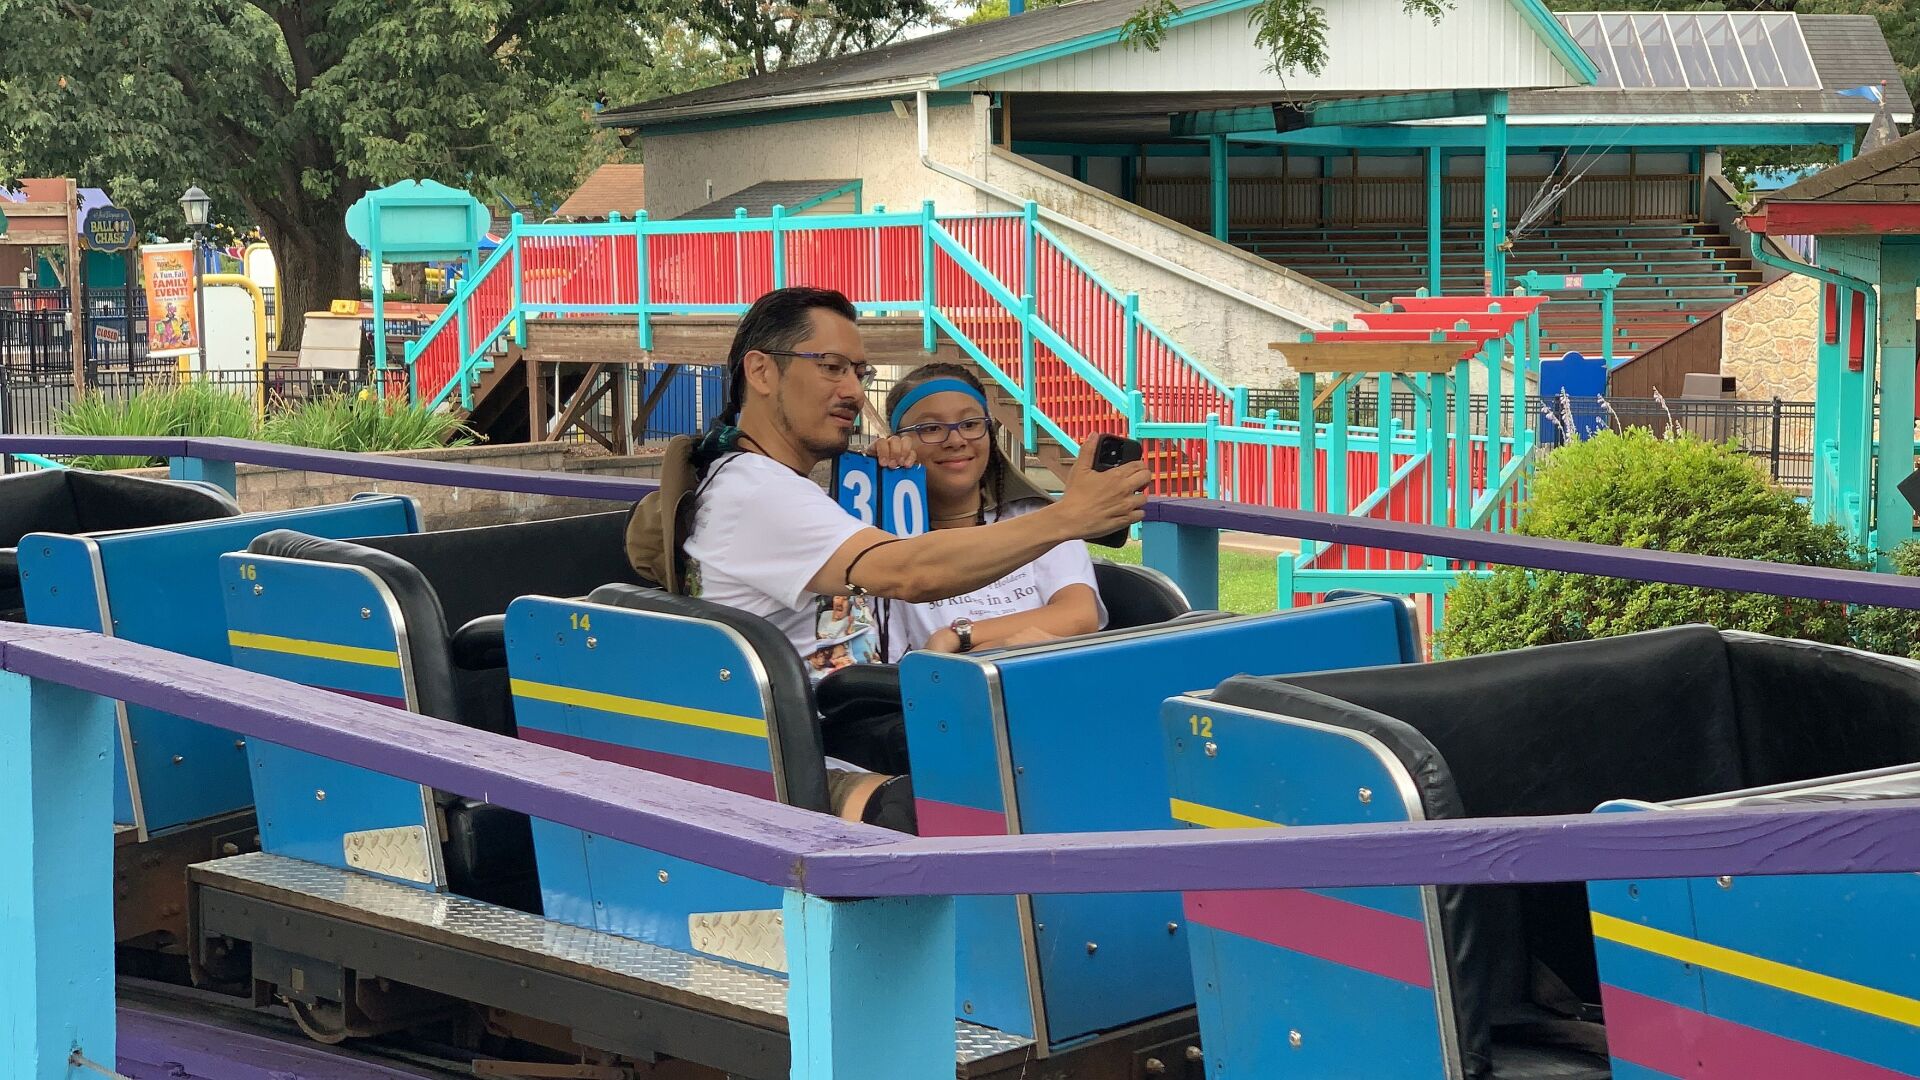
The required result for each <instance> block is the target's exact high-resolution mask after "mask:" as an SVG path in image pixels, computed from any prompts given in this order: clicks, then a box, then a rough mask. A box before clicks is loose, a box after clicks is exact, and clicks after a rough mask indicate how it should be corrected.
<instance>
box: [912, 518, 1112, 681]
mask: <svg viewBox="0 0 1920 1080" xmlns="http://www.w3.org/2000/svg"><path fill="white" fill-rule="evenodd" d="M1045 505H1046V503H1045V502H1043V501H1041V500H1038V499H1028V500H1026V501H1025V502H1018V503H1014V504H1013V505H1011V506H1008V507H1006V508H1004V510H1002V511H1001V512H1000V513H996V514H989V515H987V522H988V524H992V523H993V522H996V521H1000V520H1003V519H1004V518H1016V517H1019V516H1020V515H1022V514H1028V513H1032V512H1033V511H1035V510H1038V509H1040V508H1041V507H1042V506H1045ZM1069 585H1085V586H1086V587H1087V588H1089V589H1092V590H1094V593H1093V603H1094V607H1095V609H1096V610H1097V611H1098V612H1099V619H1100V621H1099V625H1100V626H1101V627H1102V628H1104V627H1105V626H1106V625H1107V607H1106V605H1105V604H1103V603H1101V602H1100V590H1099V586H1097V585H1096V584H1095V583H1094V579H1093V558H1092V556H1090V555H1088V554H1087V545H1086V544H1085V543H1083V542H1082V541H1079V540H1069V541H1067V542H1066V543H1064V544H1061V545H1059V546H1058V547H1056V548H1054V549H1053V550H1052V551H1049V552H1047V553H1046V554H1045V555H1042V556H1040V557H1039V558H1038V559H1035V560H1034V561H1032V562H1030V563H1028V564H1027V565H1025V566H1023V567H1021V568H1020V569H1018V570H1015V571H1014V572H1013V573H1011V574H1008V575H1007V576H1006V577H1003V578H1001V579H1000V580H999V581H996V582H994V583H993V584H991V585H987V586H985V587H983V588H979V589H974V590H972V591H971V592H968V593H965V594H963V595H960V596H956V597H953V598H951V599H947V600H935V601H933V602H932V603H927V604H910V603H907V602H906V601H904V600H888V601H885V603H886V605H887V615H886V617H887V651H888V653H889V654H890V655H889V656H888V657H887V659H888V660H889V661H898V660H899V659H900V658H901V657H902V656H904V655H906V653H907V651H908V650H909V649H918V648H923V647H924V646H925V645H926V644H927V639H928V638H930V637H932V636H933V633H934V631H936V630H942V629H945V628H946V627H948V626H951V625H953V621H954V620H955V619H958V618H962V617H965V618H968V619H971V620H973V621H974V622H980V621H982V620H984V619H997V618H999V617H1000V616H1002V615H1016V614H1019V613H1020V612H1023V611H1035V610H1038V609H1039V608H1043V607H1045V606H1046V605H1047V603H1048V601H1050V600H1052V599H1053V597H1054V594H1055V593H1058V592H1059V591H1060V590H1061V589H1064V588H1066V587H1067V586H1069Z"/></svg>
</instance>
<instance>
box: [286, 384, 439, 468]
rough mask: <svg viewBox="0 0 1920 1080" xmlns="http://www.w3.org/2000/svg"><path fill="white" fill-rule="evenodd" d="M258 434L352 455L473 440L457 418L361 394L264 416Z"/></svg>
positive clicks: (331, 397)
mask: <svg viewBox="0 0 1920 1080" xmlns="http://www.w3.org/2000/svg"><path fill="white" fill-rule="evenodd" d="M261 434H262V437H263V438H265V439H267V440H268V441H270V442H278V443H288V444H291V445H293V446H311V447H316V448H319V449H322V450H350V451H353V452H356V453H381V452H385V451H390V450H425V449H428V448H431V447H435V446H465V445H467V444H468V443H471V442H472V441H473V439H472V438H471V436H470V434H469V433H468V431H467V428H466V425H464V424H462V423H461V422H460V418H459V417H457V416H452V415H449V414H447V413H442V412H434V411H432V410H429V409H424V408H421V407H420V406H418V405H412V404H408V403H406V402H402V401H392V400H383V399H381V398H379V397H376V396H375V395H373V394H371V393H369V392H366V391H362V392H361V393H359V394H356V395H351V396H349V395H345V394H332V395H328V396H326V397H321V398H315V399H314V400H312V401H305V402H301V403H300V404H299V405H296V406H294V407H293V408H291V409H289V410H287V411H286V412H283V413H281V414H279V415H278V416H274V417H270V418H269V419H268V420H267V423H266V427H265V428H264V429H263V431H262V433H261Z"/></svg>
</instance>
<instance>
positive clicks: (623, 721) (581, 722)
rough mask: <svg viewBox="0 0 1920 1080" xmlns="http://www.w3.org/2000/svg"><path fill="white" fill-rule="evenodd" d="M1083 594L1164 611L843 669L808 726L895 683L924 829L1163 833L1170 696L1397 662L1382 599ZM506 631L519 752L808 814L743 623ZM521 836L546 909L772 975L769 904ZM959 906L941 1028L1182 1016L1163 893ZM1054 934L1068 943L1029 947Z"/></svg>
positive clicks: (800, 688)
mask: <svg viewBox="0 0 1920 1080" xmlns="http://www.w3.org/2000/svg"><path fill="white" fill-rule="evenodd" d="M1101 585H1102V595H1103V599H1104V600H1105V601H1106V602H1107V603H1108V605H1109V608H1110V610H1114V609H1117V610H1120V611H1122V612H1126V613H1127V614H1124V615H1122V618H1123V619H1128V620H1131V619H1134V618H1156V617H1161V616H1167V615H1172V616H1174V620H1173V621H1163V622H1159V623H1153V624H1149V625H1146V626H1135V627H1125V628H1121V629H1117V630H1109V631H1105V632H1102V633H1098V634H1092V635H1088V636H1085V637H1082V638H1075V639H1067V640H1061V641H1055V642H1050V643H1047V644H1045V645H1040V646H1034V647H1029V648H1019V649H1006V650H989V651H982V652H976V653H971V654H967V655H964V656H950V655H940V654H932V653H913V654H910V655H908V657H907V658H906V659H905V661H904V662H903V663H902V664H901V665H900V667H899V669H898V671H897V673H892V676H891V680H890V670H889V669H887V668H885V667H881V666H858V667H854V668H850V669H847V670H846V671H844V672H841V673H839V674H836V675H833V676H829V677H828V678H827V679H826V680H824V681H823V682H822V683H820V684H819V688H818V690H819V693H820V695H821V701H822V702H823V703H825V704H827V705H828V711H829V712H832V711H834V706H835V704H836V703H837V701H838V699H839V698H842V697H844V696H846V694H847V693H848V691H847V689H846V683H847V681H848V680H849V678H850V677H851V678H852V679H853V681H854V682H855V683H857V684H858V687H859V690H857V691H855V692H856V693H864V694H865V695H866V696H867V698H868V699H869V700H870V701H874V702H885V701H886V700H887V699H888V694H889V693H890V692H892V691H891V686H893V685H896V684H897V686H898V688H899V689H898V692H897V693H894V694H893V696H892V698H891V700H892V701H893V702H895V703H896V707H901V706H903V707H904V712H905V723H906V728H907V736H908V743H909V749H910V753H911V756H912V759H913V762H914V766H913V782H914V787H915V792H916V795H917V796H918V800H917V805H918V811H919V819H920V831H921V832H922V833H923V834H926V835H959V834H968V833H972V834H1005V833H1008V832H1015V833H1018V832H1053V831H1092V830H1109V829H1148V828H1165V827H1168V826H1170V825H1171V824H1172V822H1171V820H1170V819H1169V818H1168V815H1167V805H1168V804H1167V787H1166V775H1165V772H1164V768H1163V763H1162V755H1163V752H1164V751H1163V747H1162V745H1161V742H1160V738H1159V734H1158V731H1157V727H1156V725H1155V723H1154V717H1155V716H1156V715H1157V712H1158V709H1159V704H1160V702H1161V701H1163V700H1164V699H1165V698H1166V697H1167V696H1168V695H1169V694H1172V693H1178V692H1181V691H1183V690H1185V689H1187V688H1189V687H1191V686H1193V685H1195V684H1196V683H1198V684H1202V685H1204V684H1207V683H1211V682H1216V681H1218V680H1219V679H1220V678H1223V677H1225V676H1228V675H1231V674H1233V673H1235V672H1239V671H1249V670H1252V671H1277V670H1279V671H1285V670H1295V671H1297V670H1303V669H1307V670H1310V669H1314V668H1318V667H1322V666H1336V667H1340V666H1349V665H1353V664H1359V663H1387V662H1399V661H1405V660H1410V659H1412V658H1413V657H1414V656H1415V655H1416V653H1415V649H1414V643H1413V636H1412V624H1411V620H1410V618H1409V616H1408V613H1407V610H1406V608H1405V606H1404V605H1403V604H1400V603H1398V602H1395V601H1390V600H1386V599H1382V598H1377V597H1375V598H1352V599H1348V600H1344V601H1341V602H1338V603H1330V604H1326V605H1322V606H1319V607H1316V608H1309V609H1302V610H1298V611H1290V612H1280V613H1271V614H1268V615H1260V616H1247V617H1236V616H1231V615H1227V614H1224V613H1219V612H1212V613H1191V614H1187V613H1185V612H1184V608H1185V603H1184V600H1183V599H1182V598H1180V597H1179V596H1178V594H1177V591H1175V590H1170V588H1169V586H1168V585H1167V584H1166V583H1165V581H1164V579H1163V578H1160V577H1159V576H1158V575H1155V574H1153V573H1151V572H1146V571H1141V570H1138V569H1136V568H1126V569H1120V568H1115V569H1112V570H1107V571H1104V572H1103V578H1102V582H1101ZM507 623H508V643H509V652H510V655H511V665H512V668H513V674H514V693H515V701H516V705H515V707H516V713H517V715H518V717H519V720H520V729H519V731H520V737H521V738H523V739H529V740H533V741H537V742H541V743H543V744H546V745H549V746H555V747H559V748H563V749H568V750H572V751H574V752H577V753H583V754H587V755H590V756H593V757H598V758H602V759H604V760H611V761H619V762H623V763H626V764H631V765H635V766H638V767H641V768H645V769H649V770H651V771H655V772H662V773H667V774H669V775H674V776H679V777H681V778H683V779H688V780H694V781H696V782H700V783H705V784H709V785H712V786H718V787H726V788H729V789H731V790H734V791H739V792H744V793H748V794H753V795H756V796H759V797H761V798H769V799H780V800H782V801H785V802H788V803H790V804H793V805H796V806H801V807H806V808H809V809H815V810H823V809H825V808H826V805H827V801H826V783H827V777H826V772H825V769H824V767H823V765H822V763H821V759H820V736H819V730H818V727H817V726H816V724H815V721H814V706H815V697H814V689H813V687H812V686H811V684H810V682H809V680H808V677H807V674H806V672H805V670H804V669H803V667H802V665H801V664H800V662H799V660H798V658H797V656H796V655H795V652H794V650H793V648H792V647H791V645H790V644H789V643H788V642H787V641H786V640H785V638H784V637H782V636H781V635H779V634H777V633H774V632H772V631H771V629H770V628H769V627H767V626H766V625H765V624H764V623H761V622H760V620H758V619H754V618H752V617H749V616H744V615H741V614H739V613H737V612H731V611H728V610H726V609H722V608H716V607H715V606H713V605H711V604H707V603H704V602H702V601H698V600H689V599H686V598H681V597H671V596H666V595H664V594H661V593H659V592H657V591H653V590H641V589H632V588H619V587H614V588H607V589H603V590H600V591H598V592H596V593H595V594H594V596H593V597H592V598H591V600H590V602H588V603H587V604H577V603H569V602H562V601H554V600H546V599H540V598H527V599H523V600H520V601H516V602H515V604H514V606H513V608H512V610H511V611H510V612H509V613H508V617H507ZM662 656H672V657H673V658H674V662H673V663H672V664H671V665H661V664H660V663H659V661H658V658H659V657H662ZM830 699H831V700H830ZM534 836H535V847H536V850H537V851H538V853H539V860H540V881H541V886H542V892H543V904H544V911H545V913H546V915H547V916H548V917H549V918H551V919H555V920H558V921H560V922H564V923H569V924H572V925H576V926H580V927H583V928H591V929H594V930H599V931H603V932H606V933H610V934H614V935H618V936H621V937H627V938H635V939H638V940H640V941H644V942H647V943H650V944H653V945H657V946H661V947H664V948H666V949H669V950H672V951H673V952H675V953H693V954H696V955H699V954H704V955H707V956H712V957H718V958H721V959H725V960H731V961H734V962H736V963H741V964H747V965H750V966H753V967H757V968H762V969H767V970H771V971H778V970H780V969H781V968H782V967H783V965H784V953H783V951H782V943H781V937H780V932H779V911H778V908H779V901H780V897H779V893H778V891H777V890H774V889H772V888H771V887H768V886H764V885H760V884H757V883H754V882H751V881H745V880H742V879H739V878H736V877H733V876H731V875H727V874H724V873H720V872H718V871H715V870H712V869H710V868H707V867H704V866H701V865H699V864H698V863H696V862H692V861H688V860H681V859H673V858H668V857H666V856H663V855H662V854H660V853H658V852H654V851H648V850H644V849H641V848H637V847H634V846H632V845H627V844H621V843H617V842H613V841H610V840H607V839H606V838H604V837H598V836H594V835H591V834H583V833H582V832H580V831H579V830H575V829H571V828H567V827H563V826H558V825H551V824H548V823H543V822H535V823H534ZM960 904H961V909H960V912H959V934H960V963H961V971H960V980H959V986H958V989H957V994H956V999H955V1003H954V1006H955V1016H956V1017H957V1018H958V1019H960V1020H961V1021H963V1022H966V1023H969V1024H978V1025H982V1026H984V1027H985V1028H989V1029H992V1030H993V1031H994V1032H995V1033H996V1034H998V1035H1003V1036H1011V1037H1017V1038H1019V1039H1021V1040H1030V1041H1032V1042H1034V1043H1036V1044H1037V1045H1038V1046H1039V1050H1038V1051H1037V1052H1038V1053H1040V1054H1042V1055H1045V1054H1049V1053H1054V1052H1065V1051H1066V1050H1068V1049H1071V1048H1074V1047H1076V1046H1078V1045H1080V1044H1084V1043H1085V1042H1086V1040H1088V1039H1089V1038H1091V1037H1094V1036H1102V1037H1105V1036H1107V1035H1111V1034H1113V1033H1117V1032H1126V1031H1129V1030H1130V1029H1133V1028H1136V1027H1137V1026H1138V1025H1141V1024H1145V1023H1150V1022H1153V1021H1155V1020H1156V1019H1158V1018H1164V1017H1166V1016H1169V1015H1172V1014H1178V1013H1180V1012H1182V1011H1183V1010H1187V1009H1190V1008H1191V1006H1192V1004H1193V991H1192V983H1191V977H1190V975H1189V970H1188V961H1187V957H1186V950H1185V945H1184V938H1183V937H1182V935H1181V927H1180V922H1181V917H1180V914H1179V901H1178V898H1177V897H1174V896H1170V895H1158V896H1145V897H1139V896H1126V897H1045V898H1040V897H1036V898H1033V899H1032V900H1031V901H1030V902H1029V901H1027V900H1025V899H1015V898H1011V897H968V898H963V899H962V900H961V901H960ZM1042 935H1044V937H1043V936H1042ZM1056 940H1057V941H1067V942H1072V943H1073V947H1072V948H1071V949H1066V948H1055V947H1052V946H1050V945H1049V944H1047V943H1048V942H1052V941H1056ZM1089 943H1092V945H1093V947H1091V948H1087V947H1086V946H1087V945H1088V944H1089Z"/></svg>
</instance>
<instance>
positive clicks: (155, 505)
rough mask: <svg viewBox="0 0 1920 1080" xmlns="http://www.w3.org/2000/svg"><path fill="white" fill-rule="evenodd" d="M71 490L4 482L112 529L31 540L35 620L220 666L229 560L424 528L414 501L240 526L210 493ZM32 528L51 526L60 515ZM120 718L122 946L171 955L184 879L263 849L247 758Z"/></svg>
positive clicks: (143, 486) (185, 723) (26, 555)
mask: <svg viewBox="0 0 1920 1080" xmlns="http://www.w3.org/2000/svg"><path fill="white" fill-rule="evenodd" d="M41 475H42V476H49V477H51V476H53V475H54V474H41ZM61 475H65V474H61ZM23 479H28V480H39V479H40V477H38V476H31V477H25V478H23ZM97 480H105V481H109V483H107V484H105V485H97V484H96V483H94V481H97ZM69 482H70V483H71V484H72V485H73V486H72V487H71V489H70V490H71V492H72V493H78V492H81V491H85V492H88V494H87V495H86V496H83V497H82V498H81V499H78V500H73V501H72V503H71V504H63V503H62V502H61V499H60V495H61V492H62V491H63V490H67V489H61V488H57V487H52V486H47V485H44V484H43V485H40V486H37V487H29V486H24V485H23V486H16V483H15V481H14V480H4V481H0V494H7V493H19V492H29V493H32V494H33V497H32V498H29V499H23V500H22V502H23V503H31V502H32V501H34V499H40V500H42V501H43V502H46V503H50V504H52V505H53V506H54V507H55V508H56V509H57V508H59V507H61V506H63V505H65V506H66V509H65V513H67V514H68V516H67V518H66V519H65V521H64V524H65V525H67V526H70V527H84V526H98V527H101V528H103V529H105V530H107V531H101V532H96V533H86V534H80V535H68V534H62V533H54V532H33V533H29V534H27V535H26V536H24V537H22V538H21V539H20V542H19V543H18V545H17V546H16V547H14V548H10V549H8V550H7V551H6V552H5V553H4V554H5V556H6V566H7V570H8V573H9V574H11V573H12V572H13V571H14V570H15V569H17V571H18V574H19V577H18V579H17V580H18V581H19V582H20V583H21V585H22V586H23V591H22V595H21V597H20V599H21V601H23V602H24V605H25V609H26V615H27V617H28V619H29V620H30V621H31V622H33V623H35V624H37V625H41V626H64V627H71V628H74V629H79V630H91V631H94V632H96V633H100V634H105V635H107V636H109V637H117V638H123V639H125V640H127V641H135V642H139V643H140V644H142V645H152V646H154V647H156V648H161V649H166V650H168V651H170V652H175V653H181V654H184V655H187V656H194V657H198V658H200V659H203V660H213V661H218V662H221V663H225V662H227V661H228V660H229V659H230V656H231V652H230V650H229V648H228V644H227V626H226V617H225V615H224V613H223V612H222V610H221V604H220V599H219V597H220V590H219V588H218V582H219V580H220V578H219V574H220V558H221V556H222V555H224V554H226V553H227V552H230V551H233V550H235V549H236V548H241V547H245V546H246V544H247V543H248V542H249V541H251V540H252V539H253V538H254V537H255V536H258V535H259V534H260V533H263V532H266V531H269V530H272V529H275V528H282V527H287V526H293V527H298V528H301V529H306V530H309V531H312V532H317V533H321V534H324V535H331V536H352V535H355V534H357V533H363V532H395V531H399V530H402V529H408V528H412V527H414V523H415V522H416V520H417V514H416V513H415V510H414V506H413V502H412V500H409V499H404V498H399V497H395V496H381V497H374V498H365V499H358V500H354V501H352V502H348V503H342V504H339V505H334V506H316V507H307V508H303V509H297V510H286V511H275V512H270V513H256V514H241V515H239V516H229V514H230V512H231V510H232V507H233V504H232V502H231V500H228V499H226V498H225V497H224V496H218V495H215V494H213V493H211V492H210V491H209V490H206V489H203V488H201V487H199V486H198V485H185V484H171V483H161V482H158V481H151V480H134V479H129V478H127V477H92V478H89V477H88V476H86V475H84V474H79V473H74V474H72V475H71V478H70V481H69ZM116 492H117V493H119V494H113V493H116ZM122 496H124V498H123V497H122ZM15 505H16V506H19V505H22V503H16V504H15ZM75 505H78V506H80V508H81V509H80V510H79V511H78V512H76V511H75V510H74V509H73V507H74V506H75ZM195 514H197V515H199V519H192V520H185V521H183V522H182V523H180V524H164V525H153V526H149V527H146V528H125V527H124V526H126V525H128V524H129V523H130V522H132V521H135V520H152V519H154V518H159V517H166V516H172V517H180V518H187V517H189V516H190V515H195ZM32 516H34V517H36V518H38V520H39V521H40V522H42V523H43V524H51V521H50V518H52V517H54V516H57V515H56V514H49V513H39V514H34V515H32ZM115 711H116V714H117V719H118V722H119V727H120V739H119V741H118V742H117V744H116V746H115V750H116V753H115V761H114V770H115V784H114V822H115V855H114V858H115V868H116V873H117V875H118V880H119V882H120V893H119V896H120V902H119V903H117V904H115V905H114V918H115V923H116V926H115V932H116V935H117V937H116V940H118V941H119V942H121V943H122V944H127V945H132V946H135V947H137V948H139V949H141V950H142V951H149V952H150V951H156V950H157V951H159V952H171V951H173V950H174V949H176V948H178V947H179V946H181V945H182V944H183V943H185V942H186V941H187V940H188V933H187V915H186V908H185V905H184V904H183V902H182V901H183V896H182V884H181V883H182V879H183V877H184V874H185V870H186V867H187V866H189V865H191V864H193V863H196V862H199V861H202V860H204V859H207V858H210V857H213V856H215V855H218V854H221V853H223V852H229V853H230V852H234V851H241V850H249V849H251V848H252V847H253V846H254V839H253V837H254V820H253V812H252V804H253V795H252V789H251V785H250V784H249V783H248V778H247V762H246V755H245V753H244V751H243V749H242V747H243V743H242V741H241V740H239V739H236V738H235V737H234V735H233V733H232V732H228V731H222V730H220V729H218V728H213V727H208V726H207V725H205V724H199V723H195V722H193V721H191V720H187V719H184V718H182V717H179V716H173V715H170V714H167V713H163V712H160V711H158V710H155V709H148V708H143V707H141V706H137V705H125V704H118V703H116V706H115Z"/></svg>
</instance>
